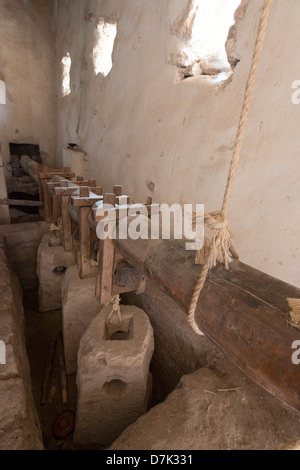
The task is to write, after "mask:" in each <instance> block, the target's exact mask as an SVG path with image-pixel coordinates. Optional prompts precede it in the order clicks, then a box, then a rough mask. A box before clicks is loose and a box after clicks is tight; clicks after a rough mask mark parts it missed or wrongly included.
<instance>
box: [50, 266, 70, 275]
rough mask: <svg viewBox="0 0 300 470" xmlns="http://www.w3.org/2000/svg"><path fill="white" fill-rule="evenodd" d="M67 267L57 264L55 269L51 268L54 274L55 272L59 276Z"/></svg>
mask: <svg viewBox="0 0 300 470" xmlns="http://www.w3.org/2000/svg"><path fill="white" fill-rule="evenodd" d="M66 270H67V268H66V267H65V266H57V267H56V268H55V269H53V272H54V274H57V275H58V276H60V275H61V274H65V272H66Z"/></svg>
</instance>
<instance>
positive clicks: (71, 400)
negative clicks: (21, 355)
mask: <svg viewBox="0 0 300 470" xmlns="http://www.w3.org/2000/svg"><path fill="white" fill-rule="evenodd" d="M24 313H25V338H26V346H27V353H28V359H29V363H30V369H31V380H32V392H33V397H34V401H35V405H36V409H37V412H38V414H39V419H40V424H41V430H42V434H43V441H44V446H45V449H46V450H71V449H73V444H72V434H70V435H69V436H68V437H66V438H65V439H57V438H55V436H54V434H53V424H54V421H55V419H56V417H57V416H58V415H59V414H60V413H61V412H63V411H67V410H70V411H72V412H73V413H74V415H75V413H76V401H77V397H76V375H72V376H68V388H67V390H68V403H67V404H66V405H64V404H63V402H62V395H61V386H60V373H59V360H58V348H57V343H56V346H55V356H54V361H53V369H52V374H51V378H50V383H49V389H48V399H47V402H46V403H45V404H44V405H41V403H40V402H41V396H42V384H43V379H44V374H45V368H46V363H47V357H48V351H49V346H50V341H51V340H53V341H56V339H57V336H58V334H59V333H60V332H61V325H62V316H61V310H56V311H54V312H49V313H40V312H39V311H38V296H37V293H36V292H26V293H25V294H24Z"/></svg>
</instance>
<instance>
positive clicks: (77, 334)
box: [62, 266, 102, 374]
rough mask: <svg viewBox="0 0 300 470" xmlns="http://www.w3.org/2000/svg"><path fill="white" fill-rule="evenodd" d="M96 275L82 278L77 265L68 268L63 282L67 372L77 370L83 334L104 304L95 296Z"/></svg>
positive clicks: (73, 372)
mask: <svg viewBox="0 0 300 470" xmlns="http://www.w3.org/2000/svg"><path fill="white" fill-rule="evenodd" d="M95 282H96V279H95V278H94V277H92V278H87V279H80V277H79V274H78V269H77V266H71V267H70V268H68V269H67V271H66V274H65V276H64V279H63V282H62V310H63V313H62V316H63V337H64V349H65V361H66V369H67V374H75V373H76V372H77V353H78V349H79V342H80V338H81V336H82V334H83V333H84V332H85V330H86V329H87V327H88V326H89V324H90V322H91V320H92V319H93V318H95V316H96V315H97V314H98V313H99V312H100V309H101V308H102V306H101V305H100V304H99V302H98V299H97V298H96V297H95Z"/></svg>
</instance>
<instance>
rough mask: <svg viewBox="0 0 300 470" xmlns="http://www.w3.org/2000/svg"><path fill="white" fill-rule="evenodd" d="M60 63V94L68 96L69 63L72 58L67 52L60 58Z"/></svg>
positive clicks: (69, 87)
mask: <svg viewBox="0 0 300 470" xmlns="http://www.w3.org/2000/svg"><path fill="white" fill-rule="evenodd" d="M61 63H62V94H63V96H68V95H69V94H70V93H71V78H70V73H71V65H72V60H71V56H70V54H69V52H68V53H67V55H66V56H65V57H63V58H62V60H61Z"/></svg>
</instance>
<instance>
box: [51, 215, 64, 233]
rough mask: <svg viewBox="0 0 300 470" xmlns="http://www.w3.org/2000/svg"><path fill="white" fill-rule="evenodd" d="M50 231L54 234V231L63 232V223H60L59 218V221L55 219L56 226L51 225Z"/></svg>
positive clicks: (60, 219)
mask: <svg viewBox="0 0 300 470" xmlns="http://www.w3.org/2000/svg"><path fill="white" fill-rule="evenodd" d="M50 230H51V231H52V232H54V231H55V232H56V231H61V232H62V231H63V223H62V218H61V217H59V219H57V225H55V224H51V226H50Z"/></svg>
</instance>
